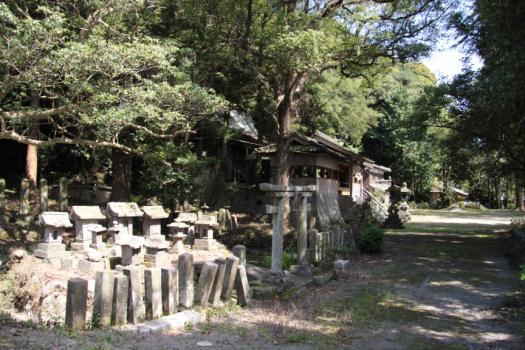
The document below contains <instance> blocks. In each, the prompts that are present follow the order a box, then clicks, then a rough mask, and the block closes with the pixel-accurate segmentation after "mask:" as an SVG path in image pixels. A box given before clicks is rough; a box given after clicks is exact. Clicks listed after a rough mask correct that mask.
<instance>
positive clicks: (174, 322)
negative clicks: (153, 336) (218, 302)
mask: <svg viewBox="0 0 525 350" xmlns="http://www.w3.org/2000/svg"><path fill="white" fill-rule="evenodd" d="M201 321H202V315H201V313H199V312H196V311H193V310H186V311H182V312H177V313H176V314H173V315H170V316H165V317H163V318H161V319H158V320H154V321H148V322H145V323H143V324H141V325H140V326H138V327H137V328H136V330H137V332H138V333H161V332H165V331H169V330H183V329H184V328H185V327H186V326H187V325H189V324H191V325H193V326H195V325H198V324H199V323H201Z"/></svg>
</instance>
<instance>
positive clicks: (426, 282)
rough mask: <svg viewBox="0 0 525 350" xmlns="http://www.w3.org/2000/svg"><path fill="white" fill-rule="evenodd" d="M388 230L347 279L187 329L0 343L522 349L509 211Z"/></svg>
mask: <svg viewBox="0 0 525 350" xmlns="http://www.w3.org/2000/svg"><path fill="white" fill-rule="evenodd" d="M424 214H425V215H421V216H416V217H415V218H414V222H413V223H412V224H410V225H408V227H407V228H406V229H405V230H400V231H394V232H389V233H388V234H387V236H386V245H385V253H384V254H383V255H381V256H379V257H359V258H356V259H355V260H353V261H352V264H353V268H352V272H351V273H350V274H349V275H348V276H346V277H345V278H344V279H340V280H338V281H333V282H331V283H329V284H327V285H326V286H323V287H321V288H315V289H311V290H309V291H307V292H306V293H305V294H303V295H301V296H300V297H297V298H291V299H290V300H284V301H278V300H269V301H264V302H258V303H255V304H254V305H252V306H251V307H249V308H247V309H242V310H233V311H232V310H229V311H228V310H213V311H212V312H210V314H209V322H205V323H204V324H202V325H201V326H199V327H198V328H196V329H187V330H186V331H184V332H182V333H177V334H175V333H173V334H163V335H155V336H144V335H136V334H129V333H124V332H116V331H95V332H86V333H84V334H81V335H70V334H67V333H65V332H63V331H62V330H60V329H55V330H47V329H38V328H34V327H27V325H9V326H6V327H1V329H0V348H2V349H3V348H24V349H50V348H56V349H76V348H80V349H117V348H118V349H193V348H195V349H201V348H205V347H203V346H202V345H204V344H203V343H201V344H200V345H198V343H199V342H203V341H205V342H209V343H210V344H211V348H214V349H269V348H279V349H523V348H525V343H524V342H523V338H522V336H523V333H524V331H525V322H524V321H525V320H524V319H523V310H520V309H519V308H518V307H517V306H516V305H519V304H517V303H515V302H514V301H513V300H514V299H513V293H514V292H515V291H516V288H518V287H519V282H518V280H517V277H516V273H515V272H513V271H511V270H510V268H509V267H508V265H507V262H506V260H505V258H504V256H503V255H502V253H501V252H502V251H503V246H504V243H505V239H504V237H505V235H504V233H503V232H504V231H505V230H506V229H508V226H507V225H506V224H507V222H508V220H509V215H507V214H505V213H502V215H499V213H490V215H482V216H479V215H474V214H472V215H470V214H468V213H466V214H465V213H453V214H452V213H443V214H442V213H441V212H433V213H424Z"/></svg>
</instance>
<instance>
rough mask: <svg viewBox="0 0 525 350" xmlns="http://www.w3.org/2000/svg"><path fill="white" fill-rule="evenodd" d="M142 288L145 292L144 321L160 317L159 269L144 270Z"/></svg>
mask: <svg viewBox="0 0 525 350" xmlns="http://www.w3.org/2000/svg"><path fill="white" fill-rule="evenodd" d="M144 287H145V290H146V319H147V320H154V319H157V318H159V317H162V289H161V274H160V269H159V268H156V267H151V268H147V269H145V270H144Z"/></svg>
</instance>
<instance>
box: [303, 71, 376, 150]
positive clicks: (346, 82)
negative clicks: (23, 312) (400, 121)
mask: <svg viewBox="0 0 525 350" xmlns="http://www.w3.org/2000/svg"><path fill="white" fill-rule="evenodd" d="M369 90H370V89H369V88H367V86H366V83H365V80H364V79H362V78H356V79H350V78H344V77H341V76H340V75H339V74H337V73H336V72H334V71H329V72H327V73H325V74H323V76H322V77H321V78H319V79H317V80H316V81H315V82H313V83H312V84H311V85H310V86H309V88H308V93H309V95H310V96H309V98H308V99H305V100H304V103H303V104H302V111H301V112H302V113H301V117H302V118H301V123H302V124H303V125H304V126H305V127H307V128H309V129H313V130H316V129H317V130H321V131H323V132H325V133H327V134H329V135H331V136H334V137H337V138H339V139H341V140H343V141H345V142H346V143H347V144H354V145H359V144H360V142H361V138H362V136H363V134H364V133H365V132H366V131H367V130H368V128H370V127H371V126H375V125H377V122H378V120H379V117H380V113H378V112H377V111H376V110H374V109H373V108H371V105H372V104H373V103H374V99H373V98H372V97H371V96H370V94H369Z"/></svg>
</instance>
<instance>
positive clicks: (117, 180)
mask: <svg viewBox="0 0 525 350" xmlns="http://www.w3.org/2000/svg"><path fill="white" fill-rule="evenodd" d="M111 161H112V165H111V186H112V188H111V200H112V201H116V202H128V201H129V200H130V198H131V171H132V170H131V165H132V157H131V155H129V154H126V153H124V152H122V151H120V150H117V149H113V150H112V151H111Z"/></svg>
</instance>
